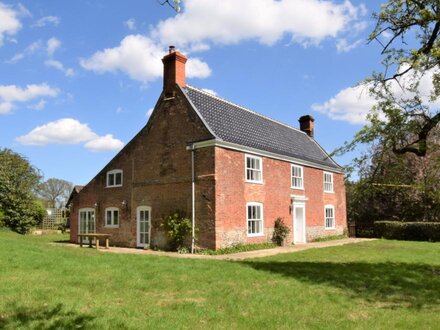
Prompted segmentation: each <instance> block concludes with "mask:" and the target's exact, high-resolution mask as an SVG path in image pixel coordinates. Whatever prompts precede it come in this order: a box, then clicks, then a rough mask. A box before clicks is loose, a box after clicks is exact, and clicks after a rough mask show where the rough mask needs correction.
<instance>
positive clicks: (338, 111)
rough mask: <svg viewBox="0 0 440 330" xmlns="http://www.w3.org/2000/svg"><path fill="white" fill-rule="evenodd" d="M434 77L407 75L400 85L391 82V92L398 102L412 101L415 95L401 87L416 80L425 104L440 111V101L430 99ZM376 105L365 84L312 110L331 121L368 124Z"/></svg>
mask: <svg viewBox="0 0 440 330" xmlns="http://www.w3.org/2000/svg"><path fill="white" fill-rule="evenodd" d="M405 69H406V67H402V68H401V69H400V71H404V70H405ZM432 75H433V72H427V73H426V74H425V75H424V76H423V77H420V76H417V77H413V76H412V75H411V74H407V75H405V76H403V78H402V79H400V81H399V83H397V82H395V81H392V82H390V90H391V91H392V93H393V95H394V97H395V99H396V100H397V101H399V100H405V99H410V98H412V97H413V96H414V94H413V93H411V92H408V91H404V90H403V89H402V87H401V86H403V87H405V86H406V87H409V85H410V84H411V83H412V82H413V81H414V79H416V80H417V81H418V82H419V92H420V96H421V99H422V101H423V103H424V104H425V105H426V106H428V107H429V108H430V109H431V110H432V109H438V108H440V100H436V101H434V102H432V101H431V99H430V95H431V91H432V87H433V86H432ZM376 103H377V102H376V100H375V99H374V98H373V97H372V96H371V95H370V94H369V87H368V86H367V85H365V84H364V85H358V86H355V87H348V88H345V89H343V90H341V91H340V92H339V93H337V94H336V95H335V96H334V97H332V98H330V99H329V100H328V101H326V102H324V103H322V104H313V105H312V109H313V110H315V111H317V112H320V113H323V114H325V115H327V116H328V117H330V118H331V119H335V120H343V121H347V122H349V123H351V124H366V123H367V120H366V116H367V114H368V113H369V111H370V110H371V108H372V107H373V106H374V105H375V104H376Z"/></svg>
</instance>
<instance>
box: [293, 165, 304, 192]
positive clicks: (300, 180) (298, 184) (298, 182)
mask: <svg viewBox="0 0 440 330" xmlns="http://www.w3.org/2000/svg"><path fill="white" fill-rule="evenodd" d="M292 188H297V189H304V171H303V167H302V166H298V165H292Z"/></svg>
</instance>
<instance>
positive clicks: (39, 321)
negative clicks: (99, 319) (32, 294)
mask: <svg viewBox="0 0 440 330" xmlns="http://www.w3.org/2000/svg"><path fill="white" fill-rule="evenodd" d="M93 319H94V317H93V316H90V315H87V314H80V313H77V312H76V311H66V310H65V308H64V307H63V305H62V304H58V305H56V306H53V307H49V306H41V307H22V306H13V307H12V308H11V312H9V313H7V315H0V329H17V328H22V327H24V328H32V329H47V330H49V329H86V328H88V327H90V325H91V322H92V321H93Z"/></svg>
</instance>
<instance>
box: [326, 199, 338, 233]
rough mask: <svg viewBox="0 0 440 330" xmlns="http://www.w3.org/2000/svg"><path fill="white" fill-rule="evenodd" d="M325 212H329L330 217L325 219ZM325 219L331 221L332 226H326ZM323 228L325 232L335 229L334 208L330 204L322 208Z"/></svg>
mask: <svg viewBox="0 0 440 330" xmlns="http://www.w3.org/2000/svg"><path fill="white" fill-rule="evenodd" d="M327 210H331V212H332V217H327ZM327 219H331V220H332V225H333V226H331V227H329V226H327ZM324 227H325V229H326V230H332V229H336V216H335V207H334V205H331V204H327V205H325V206H324Z"/></svg>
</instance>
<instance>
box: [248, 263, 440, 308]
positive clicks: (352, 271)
mask: <svg viewBox="0 0 440 330" xmlns="http://www.w3.org/2000/svg"><path fill="white" fill-rule="evenodd" d="M243 264H246V265H247V266H249V267H252V268H254V269H256V270H261V271H266V272H271V273H276V274H281V275H283V276H286V277H289V278H292V279H295V280H298V281H301V282H307V283H309V284H324V285H328V286H332V287H336V288H338V289H341V290H344V291H345V292H346V293H347V295H349V296H350V297H351V298H360V299H364V300H366V301H368V302H370V303H374V304H377V305H378V306H380V307H384V308H396V307H407V308H414V309H420V308H438V306H439V305H438V304H440V267H439V266H435V267H434V266H430V265H427V264H406V263H362V262H350V263H331V262H294V261H289V262H261V261H255V262H253V261H247V262H243Z"/></svg>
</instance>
